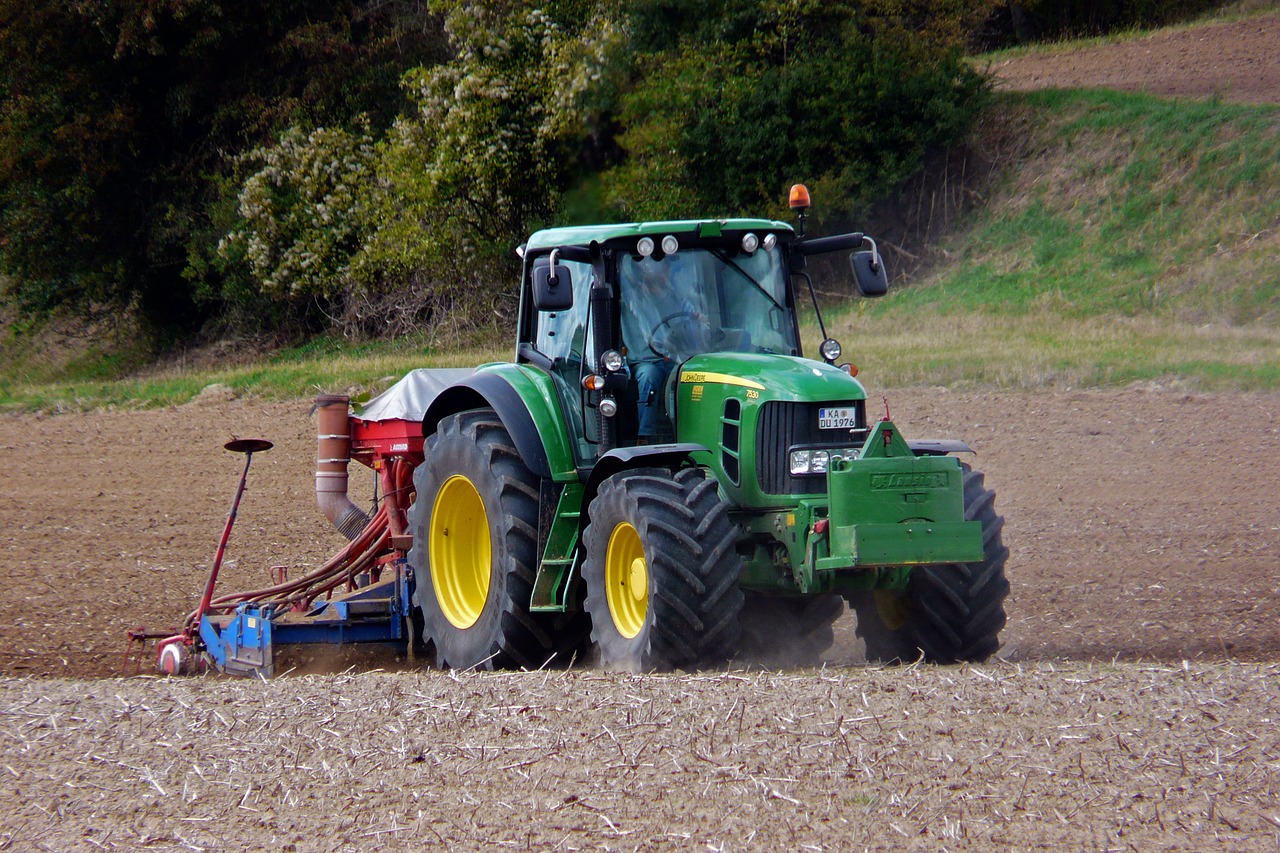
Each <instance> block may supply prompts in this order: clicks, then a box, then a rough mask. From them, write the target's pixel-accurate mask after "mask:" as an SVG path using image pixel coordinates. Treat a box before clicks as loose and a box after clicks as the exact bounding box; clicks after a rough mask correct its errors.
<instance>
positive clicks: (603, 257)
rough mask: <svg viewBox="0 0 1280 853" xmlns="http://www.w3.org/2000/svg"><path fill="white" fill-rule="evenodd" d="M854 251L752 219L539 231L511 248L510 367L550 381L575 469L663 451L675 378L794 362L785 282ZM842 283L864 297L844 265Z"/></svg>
mask: <svg viewBox="0 0 1280 853" xmlns="http://www.w3.org/2000/svg"><path fill="white" fill-rule="evenodd" d="M864 240H865V238H864V237H863V235H861V234H850V235H842V236H840V237H832V238H823V239H821V240H813V241H805V240H804V239H803V238H802V237H800V236H799V235H797V233H796V231H795V230H794V229H793V228H792V227H791V226H790V225H788V224H786V223H784V222H777V221H769V220H759V219H730V220H711V221H681V222H656V223H640V224H630V225H616V226H593V227H587V228H558V229H549V230H545V231H539V232H537V233H536V234H534V235H533V236H532V237H531V238H530V240H529V242H528V243H527V244H525V245H524V246H522V247H521V250H522V258H523V260H524V279H523V283H524V286H523V288H522V300H521V315H520V316H521V322H520V337H519V347H518V360H519V361H521V362H522V363H528V364H533V365H537V366H540V367H542V368H543V369H544V370H546V371H547V372H548V373H550V374H551V375H552V376H553V377H554V380H555V384H556V388H557V397H558V402H559V404H560V406H561V407H562V409H563V414H564V417H565V419H566V420H567V422H568V423H569V424H571V425H572V431H573V433H574V438H575V439H576V444H577V455H578V462H579V465H582V466H584V467H589V466H590V464H591V462H592V461H593V460H594V459H595V458H597V457H598V456H599V455H602V454H603V453H606V452H608V451H609V450H612V449H613V448H616V447H624V448H625V447H631V446H636V445H648V444H662V443H667V442H671V441H674V440H676V430H675V422H674V414H675V403H676V394H675V388H676V384H677V377H678V375H679V367H680V365H682V364H684V363H685V362H687V361H688V360H689V359H690V358H692V357H694V356H698V355H702V354H706V353H751V354H766V355H784V356H799V355H801V351H800V349H801V348H800V334H799V326H798V322H797V316H796V305H795V291H794V288H792V287H791V281H792V277H793V275H796V274H801V275H803V269H804V261H805V256H806V255H807V254H811V253H812V252H813V251H834V250H837V249H856V248H859V247H860V246H861V245H862V243H863V242H864ZM811 247H812V249H811ZM873 253H874V249H873V250H872V251H870V252H855V254H854V257H855V259H856V258H857V257H858V256H859V255H872V254H873ZM876 261H877V262H878V256H877V257H876ZM863 266H864V267H867V268H869V269H870V268H872V267H873V266H874V265H872V264H869V263H867V262H866V261H864V262H863ZM854 273H855V277H856V278H857V280H858V281H859V286H860V288H861V289H863V290H864V292H867V291H868V290H874V285H875V282H874V281H871V282H870V284H869V285H868V286H865V287H864V286H863V283H864V280H866V279H867V278H868V277H867V276H862V275H858V264H857V262H856V260H855V263H854ZM876 275H878V276H879V277H880V278H881V279H883V277H884V272H883V267H882V266H875V269H874V273H872V274H871V275H870V278H871V279H874V278H875V276H876ZM868 295H873V294H871V293H869V294H868ZM815 308H816V302H815ZM819 322H820V323H821V318H820V317H819ZM824 338H825V334H824ZM833 345H834V347H833ZM822 354H823V356H824V358H825V357H827V356H830V358H827V360H828V361H829V362H834V359H835V358H838V357H839V346H838V345H835V342H834V341H824V345H823V353H822Z"/></svg>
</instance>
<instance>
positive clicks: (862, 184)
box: [605, 0, 986, 218]
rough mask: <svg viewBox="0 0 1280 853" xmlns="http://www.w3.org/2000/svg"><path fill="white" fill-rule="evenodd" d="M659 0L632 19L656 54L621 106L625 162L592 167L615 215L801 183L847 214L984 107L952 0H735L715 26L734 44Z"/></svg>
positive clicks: (720, 204) (736, 203)
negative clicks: (682, 19) (652, 10)
mask: <svg viewBox="0 0 1280 853" xmlns="http://www.w3.org/2000/svg"><path fill="white" fill-rule="evenodd" d="M671 5H673V6H675V7H677V8H667V9H665V12H666V14H665V16H664V17H663V19H662V26H661V27H660V26H658V24H657V23H655V22H652V21H650V17H649V14H648V13H647V12H643V13H637V19H636V20H633V24H634V32H635V33H637V38H640V39H642V42H641V43H642V44H646V45H648V46H650V47H657V48H658V49H656V50H655V51H654V52H652V53H649V54H646V55H643V56H642V57H641V59H640V61H639V67H640V78H639V82H638V83H637V84H636V85H635V87H634V88H633V89H632V90H631V91H629V92H628V93H627V94H626V96H625V97H624V99H623V102H622V110H621V124H622V127H623V132H622V134H621V136H620V139H619V141H620V143H621V145H622V147H623V149H624V150H625V151H626V155H627V156H626V160H625V161H624V162H623V163H622V164H621V165H620V166H618V167H617V168H615V169H613V170H612V171H611V172H609V173H608V174H607V175H606V176H605V195H606V198H607V199H608V200H609V201H610V202H611V203H612V204H613V205H614V206H615V207H616V208H617V209H618V210H619V211H620V212H621V213H622V214H623V215H626V216H635V217H645V218H649V217H655V216H670V215H673V214H676V215H706V214H708V213H714V214H723V215H730V214H743V213H757V214H758V213H761V212H765V211H775V212H779V205H780V200H781V198H782V194H783V192H784V191H785V188H786V187H787V186H788V185H789V184H790V183H792V182H794V181H800V180H803V181H805V182H807V183H809V184H811V188H813V189H817V190H819V191H820V192H821V193H822V195H823V197H824V198H827V199H829V200H830V202H832V203H835V204H836V205H837V206H839V207H841V208H843V211H837V210H835V209H833V208H832V207H827V208H825V209H826V210H827V211H828V212H829V213H831V214H835V213H837V212H848V210H849V209H851V208H853V207H855V206H857V205H860V204H862V203H865V202H867V201H868V200H870V199H871V198H873V197H874V196H875V195H876V194H878V193H881V192H883V191H885V190H886V189H888V188H890V187H892V186H894V185H895V184H897V183H899V182H901V181H902V180H904V179H905V178H906V177H908V176H909V175H910V174H911V173H912V172H913V171H914V170H915V169H916V168H918V166H919V164H920V162H921V158H922V156H923V154H924V152H925V151H926V150H927V149H928V148H929V147H930V146H933V145H937V144H940V143H943V142H945V141H947V140H949V139H952V138H954V137H955V136H957V135H958V134H960V133H961V132H962V131H963V130H964V128H965V127H966V126H967V125H968V123H969V122H970V121H971V120H972V118H973V117H974V115H975V114H976V112H977V110H978V109H979V107H980V106H981V105H982V103H983V102H984V97H985V93H986V87H985V83H984V81H983V80H982V78H981V77H980V76H979V75H978V74H977V73H976V72H974V71H973V70H972V69H970V68H969V67H968V66H967V65H966V64H965V63H964V62H963V61H962V53H961V43H962V41H963V38H964V34H965V33H966V32H967V31H968V29H967V28H968V27H969V26H971V25H972V18H973V15H974V11H973V9H972V7H967V6H965V5H964V4H958V3H948V2H934V3H906V2H878V3H877V2H843V3H816V2H806V3H796V2H787V0H761V2H756V3H745V2H734V3H732V4H725V5H727V6H729V5H731V6H732V9H730V10H728V11H730V12H731V14H728V15H727V16H726V17H725V18H723V19H722V20H723V21H726V22H729V23H726V25H725V26H726V27H727V29H728V32H729V33H730V34H734V35H735V38H736V40H734V41H727V40H724V38H723V37H724V35H725V30H723V29H721V30H717V29H716V28H711V29H708V28H707V27H706V26H705V24H701V23H698V18H697V12H696V10H688V11H687V14H688V15H689V16H690V17H689V20H688V23H689V24H690V25H689V27H688V28H686V29H684V30H681V28H680V27H679V26H678V22H675V21H674V18H675V17H676V16H677V15H678V14H679V13H680V8H679V7H681V6H683V4H671ZM747 21H749V22H750V25H747V23H746V22H747ZM734 22H736V23H734ZM663 27H665V29H664V28H663ZM670 38H674V39H675V44H674V45H672V46H669V47H665V48H663V47H660V43H661V42H663V41H664V40H668V39H670ZM703 39H712V41H711V42H705V41H703Z"/></svg>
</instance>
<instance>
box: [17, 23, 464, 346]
mask: <svg viewBox="0 0 1280 853" xmlns="http://www.w3.org/2000/svg"><path fill="white" fill-rule="evenodd" d="M441 49H442V42H441V38H440V32H439V25H438V22H437V21H436V20H435V19H434V18H433V17H431V16H429V15H426V14H425V13H424V12H422V11H421V10H419V9H418V7H417V6H416V5H413V4H402V3H395V2H392V3H382V4H375V5H366V4H364V3H360V2H355V0H345V2H344V0H328V2H322V3H314V2H302V0H286V2H274V3H268V2H264V0H256V2H250V3H244V4H226V3H223V2H220V0H80V2H75V3H70V2H52V3H47V4H32V3H27V2H22V0H0V85H2V86H3V103H2V104H0V230H2V232H3V234H4V237H3V241H2V242H0V271H3V272H4V273H5V274H6V275H7V276H8V278H9V288H10V290H9V293H8V294H7V298H8V300H9V301H10V302H11V303H13V304H15V305H17V306H18V307H19V308H20V310H22V311H24V312H26V313H27V314H28V315H37V316H38V315H39V314H41V313H44V312H47V311H49V310H52V309H53V308H55V307H59V306H64V307H69V308H73V309H81V310H83V309H87V308H88V307H90V306H93V305H107V306H115V307H118V306H121V305H131V306H134V307H136V309H137V310H138V311H140V313H141V314H142V315H143V316H144V318H146V319H147V320H149V321H150V322H152V323H153V324H154V325H156V326H157V327H170V328H172V327H175V326H177V327H186V328H190V327H192V326H193V325H194V324H198V323H199V322H200V321H201V320H202V319H204V317H206V316H207V315H208V313H209V312H210V311H212V310H216V308H217V307H218V303H219V300H220V299H221V295H222V288H221V287H220V286H219V285H218V284H217V283H216V282H215V283H214V286H212V287H208V286H205V287H201V285H200V283H199V282H197V281H195V280H193V275H192V271H193V270H194V271H195V273H196V275H195V278H199V277H200V274H201V273H202V272H205V271H207V266H206V262H207V260H208V258H209V256H210V254H211V251H212V247H213V246H214V245H215V244H216V241H217V236H218V235H219V234H220V233H221V231H222V230H224V229H221V228H220V227H219V226H218V225H216V224H214V223H213V222H212V221H211V217H212V216H213V215H214V213H215V212H216V210H217V207H218V204H219V202H220V199H219V195H218V193H219V185H218V183H217V181H216V180H213V178H215V177H216V176H218V175H219V174H222V173H224V172H225V170H226V168H227V166H228V157H229V156H230V155H233V154H234V152H236V151H240V150H245V149H246V148H249V147H252V146H253V145H254V144H257V143H260V142H263V141H266V140H268V139H269V138H270V137H271V136H272V135H273V134H274V132H276V131H277V130H278V129H279V128H282V127H286V126H288V124H290V123H298V122H305V123H309V124H316V125H319V124H326V123H335V122H339V121H348V120H350V118H351V117H352V116H354V115H356V114H358V113H362V114H365V115H368V116H369V117H370V120H371V122H372V123H373V125H374V126H376V127H382V126H385V125H386V124H387V123H388V122H389V121H390V120H391V119H392V118H393V116H394V114H395V111H396V109H397V107H398V105H399V103H401V96H400V94H399V92H398V89H397V80H398V76H399V71H400V69H402V68H403V67H405V66H406V65H409V64H414V63H419V62H423V61H428V60H431V59H433V58H435V57H439V56H440V51H441Z"/></svg>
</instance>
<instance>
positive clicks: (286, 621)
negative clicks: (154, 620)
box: [200, 560, 413, 678]
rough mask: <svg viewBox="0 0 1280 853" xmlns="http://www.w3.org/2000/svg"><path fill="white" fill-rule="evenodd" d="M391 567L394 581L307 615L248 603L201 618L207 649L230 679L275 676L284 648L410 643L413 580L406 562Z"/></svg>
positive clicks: (321, 603) (349, 595) (318, 604)
mask: <svg viewBox="0 0 1280 853" xmlns="http://www.w3.org/2000/svg"><path fill="white" fill-rule="evenodd" d="M391 568H392V569H393V570H392V571H391V572H390V573H389V574H390V577H389V578H387V579H385V580H381V581H378V582H377V583H374V584H369V585H368V586H364V587H361V588H360V589H357V590H355V591H354V592H351V593H347V594H345V595H343V596H341V597H335V598H332V599H328V600H325V601H319V602H316V603H315V605H314V606H313V607H312V608H311V609H310V610H309V611H307V612H306V613H298V612H295V611H292V610H289V609H281V608H280V607H279V606H277V605H275V604H272V603H261V604H260V603H256V602H244V603H242V604H240V605H239V606H238V607H236V609H235V612H234V613H232V614H231V615H230V617H229V618H228V617H227V616H225V615H224V616H210V615H208V614H205V615H204V616H201V617H200V640H201V642H202V643H203V645H204V650H205V652H206V653H207V654H208V655H209V658H210V660H211V661H212V663H213V665H214V666H215V667H217V668H218V670H220V671H221V672H225V673H227V674H228V675H247V676H253V675H258V676H261V677H263V678H271V677H272V676H274V675H275V648H276V646H278V645H291V644H309V643H324V644H327V645H344V644H347V643H410V642H411V641H412V637H410V620H409V618H408V617H409V614H410V613H412V606H413V605H412V595H413V591H412V580H411V579H410V578H409V577H407V576H408V575H409V574H410V573H409V569H408V566H407V564H406V563H405V561H404V560H398V561H396V563H395V564H393V566H392V567H391Z"/></svg>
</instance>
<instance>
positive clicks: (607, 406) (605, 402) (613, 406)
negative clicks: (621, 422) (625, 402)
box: [600, 397, 618, 418]
mask: <svg viewBox="0 0 1280 853" xmlns="http://www.w3.org/2000/svg"><path fill="white" fill-rule="evenodd" d="M600 414H602V415H604V416H605V417H606V418H611V417H613V416H614V415H616V414H618V403H617V401H616V400H614V399H613V398H612V397H601V398H600Z"/></svg>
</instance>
